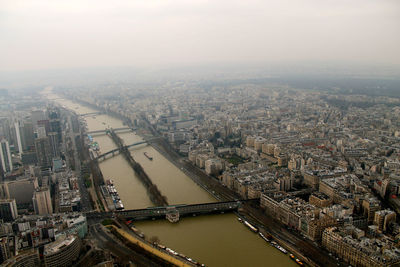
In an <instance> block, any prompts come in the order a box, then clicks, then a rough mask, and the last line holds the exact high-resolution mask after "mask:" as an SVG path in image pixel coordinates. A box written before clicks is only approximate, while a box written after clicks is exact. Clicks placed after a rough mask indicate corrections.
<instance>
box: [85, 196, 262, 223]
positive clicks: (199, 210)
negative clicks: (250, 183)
mask: <svg viewBox="0 0 400 267" xmlns="http://www.w3.org/2000/svg"><path fill="white" fill-rule="evenodd" d="M251 201H259V199H258V198H257V199H245V200H237V201H224V202H211V203H201V204H191V205H185V204H183V205H170V206H163V207H150V208H146V209H135V210H122V211H115V212H89V213H87V214H86V216H87V217H88V218H106V217H112V216H117V217H120V218H123V219H127V220H135V221H140V220H153V219H164V218H166V217H167V215H168V214H169V213H170V211H171V210H175V212H177V213H178V214H179V216H180V217H184V216H196V215H205V214H212V213H223V212H233V211H236V210H238V209H239V208H240V207H241V206H242V204H243V203H244V202H251Z"/></svg>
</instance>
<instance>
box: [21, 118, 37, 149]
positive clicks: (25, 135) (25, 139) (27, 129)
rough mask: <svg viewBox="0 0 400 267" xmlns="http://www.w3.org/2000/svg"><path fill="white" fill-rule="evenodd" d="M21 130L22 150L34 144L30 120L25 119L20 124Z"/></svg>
mask: <svg viewBox="0 0 400 267" xmlns="http://www.w3.org/2000/svg"><path fill="white" fill-rule="evenodd" d="M21 128H22V131H21V134H22V146H23V147H24V150H30V149H31V148H33V146H34V145H35V143H34V142H35V134H34V131H33V124H32V123H31V122H27V121H25V122H24V124H23V125H22V126H21Z"/></svg>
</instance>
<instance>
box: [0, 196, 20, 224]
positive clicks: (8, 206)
mask: <svg viewBox="0 0 400 267" xmlns="http://www.w3.org/2000/svg"><path fill="white" fill-rule="evenodd" d="M17 217H18V211H17V204H16V203H15V199H0V218H1V219H3V221H5V222H12V221H14V220H15V219H16V218H17Z"/></svg>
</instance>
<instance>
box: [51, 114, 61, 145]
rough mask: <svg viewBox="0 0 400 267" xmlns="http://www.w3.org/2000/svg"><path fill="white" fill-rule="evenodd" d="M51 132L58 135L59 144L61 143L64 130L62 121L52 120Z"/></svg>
mask: <svg viewBox="0 0 400 267" xmlns="http://www.w3.org/2000/svg"><path fill="white" fill-rule="evenodd" d="M50 132H55V133H57V138H58V142H61V136H62V130H61V123H60V119H51V120H50Z"/></svg>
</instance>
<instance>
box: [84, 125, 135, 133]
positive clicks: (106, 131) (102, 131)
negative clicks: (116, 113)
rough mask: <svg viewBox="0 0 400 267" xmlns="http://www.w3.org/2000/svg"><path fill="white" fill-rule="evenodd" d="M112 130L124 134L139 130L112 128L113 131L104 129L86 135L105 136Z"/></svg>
mask: <svg viewBox="0 0 400 267" xmlns="http://www.w3.org/2000/svg"><path fill="white" fill-rule="evenodd" d="M111 130H112V131H114V132H116V133H123V132H134V131H136V130H137V128H134V127H121V128H112V129H103V130H96V131H89V132H86V133H85V134H86V135H105V134H108V133H109V132H110V131H111Z"/></svg>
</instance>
